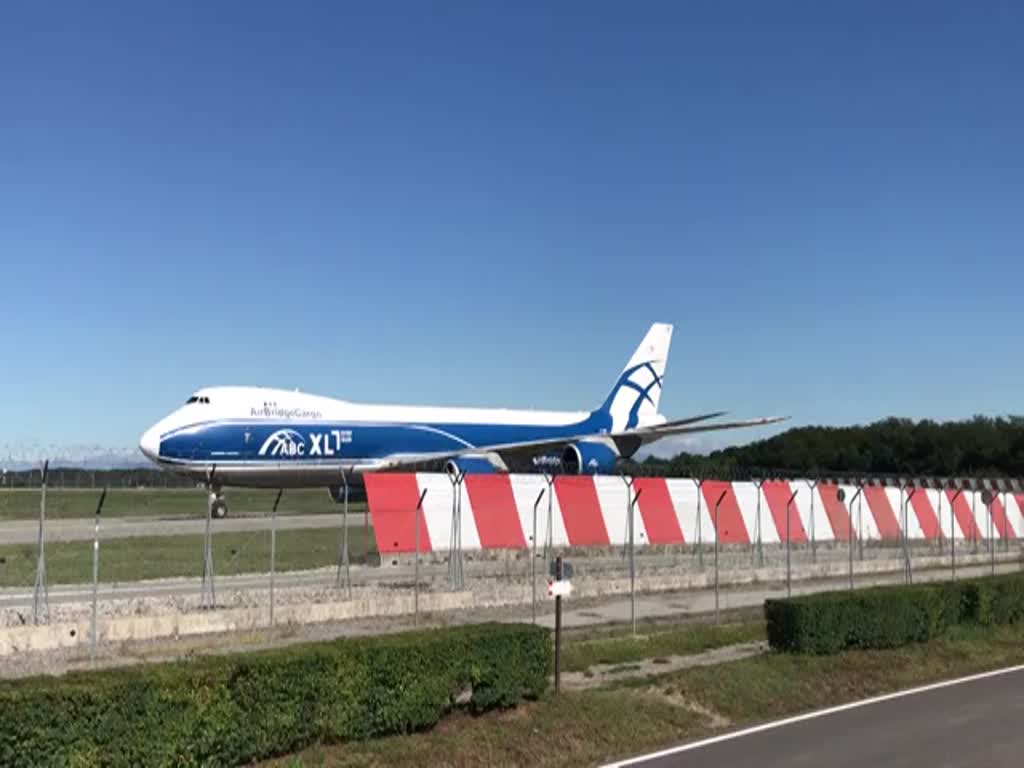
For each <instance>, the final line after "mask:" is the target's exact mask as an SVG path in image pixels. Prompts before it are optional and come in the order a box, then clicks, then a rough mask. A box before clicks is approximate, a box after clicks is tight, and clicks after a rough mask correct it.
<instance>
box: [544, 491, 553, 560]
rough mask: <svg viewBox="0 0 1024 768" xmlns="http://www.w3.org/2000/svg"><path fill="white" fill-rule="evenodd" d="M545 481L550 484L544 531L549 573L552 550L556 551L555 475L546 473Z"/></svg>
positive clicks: (545, 558) (545, 556)
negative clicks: (554, 527) (554, 528)
mask: <svg viewBox="0 0 1024 768" xmlns="http://www.w3.org/2000/svg"><path fill="white" fill-rule="evenodd" d="M544 481H545V482H546V483H547V484H548V520H547V525H546V526H545V530H544V573H548V572H549V568H550V562H551V550H552V549H554V535H555V534H554V531H553V530H552V529H553V526H554V519H553V518H554V514H555V512H554V495H555V491H554V485H555V478H554V475H550V474H548V473H547V472H545V473H544Z"/></svg>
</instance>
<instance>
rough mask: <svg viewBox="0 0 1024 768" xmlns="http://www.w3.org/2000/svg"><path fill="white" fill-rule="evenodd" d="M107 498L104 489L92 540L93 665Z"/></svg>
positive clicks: (98, 506) (96, 639) (93, 660)
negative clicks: (102, 532) (104, 507)
mask: <svg viewBox="0 0 1024 768" xmlns="http://www.w3.org/2000/svg"><path fill="white" fill-rule="evenodd" d="M106 498H107V489H106V488H104V489H103V493H101V494H100V501H99V504H97V505H96V526H95V528H94V530H93V538H92V653H91V659H92V663H93V664H95V663H96V644H97V642H98V639H99V638H98V636H97V631H96V612H97V606H98V603H99V600H98V596H99V595H98V593H99V583H100V512H101V511H102V510H103V502H104V500H105V499H106Z"/></svg>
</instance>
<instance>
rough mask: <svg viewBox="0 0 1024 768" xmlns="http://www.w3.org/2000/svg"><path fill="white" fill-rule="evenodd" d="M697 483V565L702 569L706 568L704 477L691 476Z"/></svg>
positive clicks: (716, 535) (716, 536)
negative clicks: (703, 513)
mask: <svg viewBox="0 0 1024 768" xmlns="http://www.w3.org/2000/svg"><path fill="white" fill-rule="evenodd" d="M690 479H691V480H692V481H693V482H694V483H695V484H696V485H697V567H698V568H700V569H701V570H702V571H703V570H704V540H703V532H702V531H701V527H702V526H701V514H700V513H701V512H702V511H703V510H702V507H701V498H702V497H703V495H704V478H701V479H700V480H697V479H696V478H693V477H691V478H690ZM715 538H716V539H717V538H718V534H717V533H716V534H715Z"/></svg>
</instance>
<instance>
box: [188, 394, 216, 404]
mask: <svg viewBox="0 0 1024 768" xmlns="http://www.w3.org/2000/svg"><path fill="white" fill-rule="evenodd" d="M192 403H203V404H205V405H209V404H210V398H208V397H206V396H205V395H204V396H203V397H200V396H199V395H192V397H190V398H189V399H188V400H186V401H185V405H192Z"/></svg>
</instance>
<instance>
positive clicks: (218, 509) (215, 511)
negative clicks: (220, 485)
mask: <svg viewBox="0 0 1024 768" xmlns="http://www.w3.org/2000/svg"><path fill="white" fill-rule="evenodd" d="M210 514H212V515H213V517H215V518H217V519H218V520H222V519H224V518H225V517H227V516H228V504H227V502H226V501H224V499H217V500H216V501H214V502H213V507H212V508H211V510H210Z"/></svg>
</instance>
